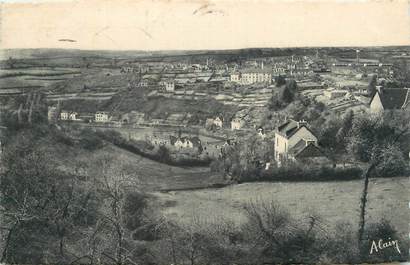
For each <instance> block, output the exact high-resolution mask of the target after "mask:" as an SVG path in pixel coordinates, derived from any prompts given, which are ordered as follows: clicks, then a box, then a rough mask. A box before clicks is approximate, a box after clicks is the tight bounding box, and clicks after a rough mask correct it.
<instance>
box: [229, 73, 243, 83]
mask: <svg viewBox="0 0 410 265" xmlns="http://www.w3.org/2000/svg"><path fill="white" fill-rule="evenodd" d="M240 78H241V75H240V74H239V72H234V73H232V74H231V76H230V81H231V82H235V83H239V82H240Z"/></svg>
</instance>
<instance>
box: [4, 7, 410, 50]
mask: <svg viewBox="0 0 410 265" xmlns="http://www.w3.org/2000/svg"><path fill="white" fill-rule="evenodd" d="M15 1H17V2H19V3H4V1H3V3H2V10H1V31H0V33H1V35H0V37H1V43H0V45H1V48H75V49H76V48H78V49H112V50H116V49H121V50H185V49H236V48H247V47H287V46H291V47H299V46H381V45H409V44H410V12H409V10H410V9H409V7H408V3H407V1H395V0H393V1H385V0H378V1H372V2H370V1H352V0H349V1H338V0H328V1H323V0H322V1H315V0H309V1H289V0H287V1H285V0H283V1H281V0H279V1H277V0H272V1H267V0H263V1H258V0H240V1H238V0H235V1H234V0H219V1H206V0H203V1H195V0H194V1H181V0H178V1H172V0H170V1H167V0H163V1H161V0H156V1H151V0H133V1H131V0H111V1H108V0H87V1H84V0H80V1H68V0H63V1H47V2H44V1H38V3H36V4H32V3H26V2H28V1H26V0H15ZM21 2H23V3H21Z"/></svg>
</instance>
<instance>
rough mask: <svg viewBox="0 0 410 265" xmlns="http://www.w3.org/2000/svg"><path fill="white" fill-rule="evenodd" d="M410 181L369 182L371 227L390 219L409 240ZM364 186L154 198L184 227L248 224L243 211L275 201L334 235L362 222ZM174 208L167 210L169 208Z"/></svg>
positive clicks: (292, 186) (260, 187)
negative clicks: (198, 221) (197, 222)
mask: <svg viewBox="0 0 410 265" xmlns="http://www.w3.org/2000/svg"><path fill="white" fill-rule="evenodd" d="M409 186H410V185H409V181H408V178H405V177H402V178H385V179H384V178H383V179H371V181H370V185H369V197H368V199H369V203H368V207H367V210H368V214H367V217H366V218H367V220H368V222H377V221H380V219H381V218H386V219H387V220H389V221H391V222H392V224H393V225H394V226H395V227H396V228H397V229H398V231H399V232H400V234H401V236H403V237H404V236H407V233H408V225H409V224H408V221H409V212H408V211H403V209H408V190H409ZM362 189H363V182H362V181H361V180H355V181H334V182H289V183H279V182H277V183H245V184H238V185H232V186H227V187H224V188H220V189H203V190H192V191H173V192H167V193H163V192H156V193H154V194H155V195H156V197H157V199H158V204H159V205H162V213H163V214H164V215H165V216H168V217H169V218H172V219H174V220H177V221H180V222H185V221H189V220H191V218H192V217H193V216H195V217H199V218H203V219H205V220H208V221H209V222H215V220H220V218H223V219H226V220H230V221H232V222H234V223H235V224H236V225H240V224H242V223H244V222H245V221H246V219H245V215H244V210H243V206H244V205H245V204H246V203H249V202H251V201H258V200H259V201H271V200H273V201H276V202H278V203H279V204H280V205H282V206H284V207H285V208H287V209H288V210H289V211H290V213H291V215H292V216H293V217H295V218H297V219H301V218H308V217H309V216H310V215H317V216H319V217H320V222H321V223H322V224H323V225H324V227H325V228H326V229H327V230H329V231H333V230H334V227H335V225H336V224H338V223H343V222H349V223H352V224H353V225H354V226H357V225H358V220H359V199H360V195H361V191H362ZM169 205H171V206H170V207H166V206H169Z"/></svg>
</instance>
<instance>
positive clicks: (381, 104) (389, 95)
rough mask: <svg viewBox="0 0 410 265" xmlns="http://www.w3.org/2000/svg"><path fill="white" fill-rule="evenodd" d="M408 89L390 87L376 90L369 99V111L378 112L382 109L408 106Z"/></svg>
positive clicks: (409, 95) (409, 93)
mask: <svg viewBox="0 0 410 265" xmlns="http://www.w3.org/2000/svg"><path fill="white" fill-rule="evenodd" d="M409 102H410V89H408V88H390V89H383V88H381V87H378V90H377V91H376V93H375V94H374V95H373V97H372V99H371V100H370V112H371V113H380V112H383V111H384V110H395V109H396V110H397V109H409V108H410V103H409Z"/></svg>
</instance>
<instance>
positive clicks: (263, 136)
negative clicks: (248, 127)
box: [258, 127, 266, 140]
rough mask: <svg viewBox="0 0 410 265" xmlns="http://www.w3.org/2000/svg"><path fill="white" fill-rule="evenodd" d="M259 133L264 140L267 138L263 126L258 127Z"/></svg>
mask: <svg viewBox="0 0 410 265" xmlns="http://www.w3.org/2000/svg"><path fill="white" fill-rule="evenodd" d="M258 135H259V137H261V138H262V140H263V139H265V138H266V134H265V131H264V130H263V128H262V127H259V128H258Z"/></svg>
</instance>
